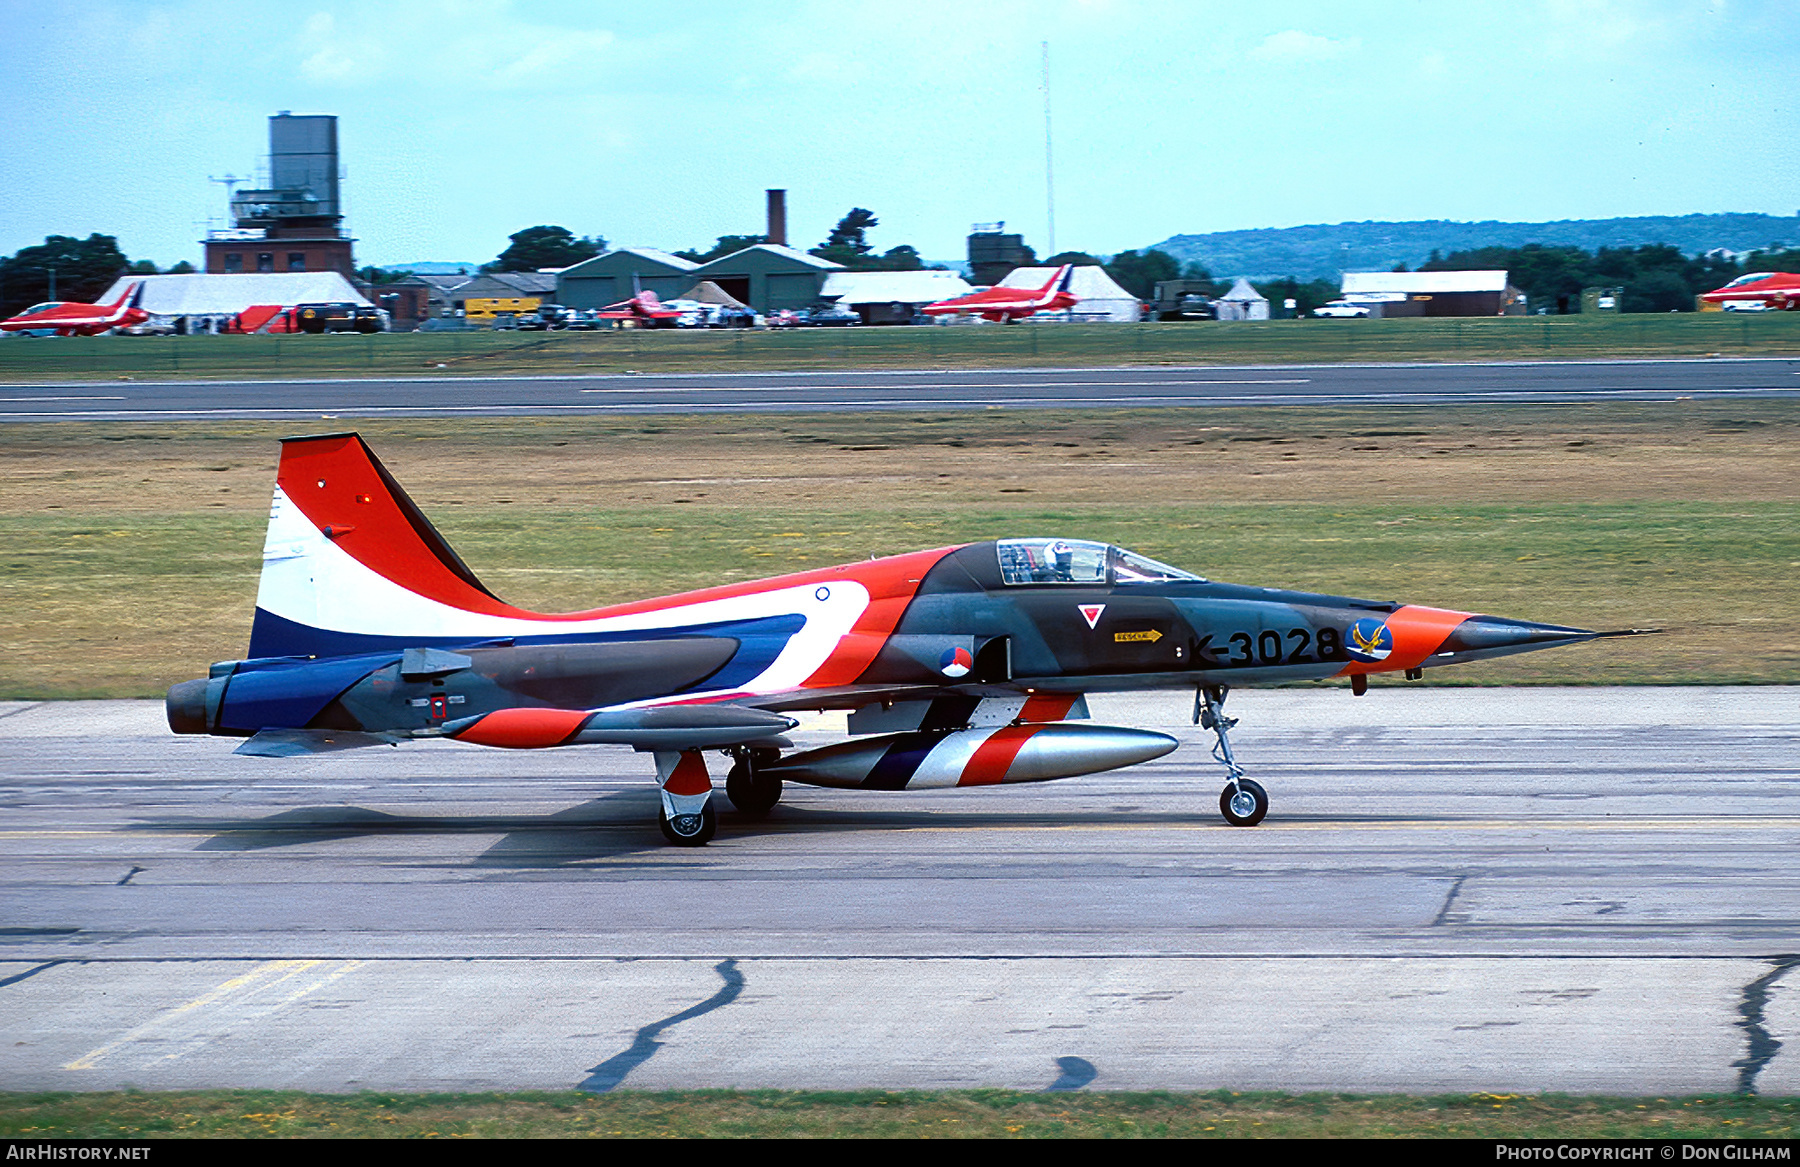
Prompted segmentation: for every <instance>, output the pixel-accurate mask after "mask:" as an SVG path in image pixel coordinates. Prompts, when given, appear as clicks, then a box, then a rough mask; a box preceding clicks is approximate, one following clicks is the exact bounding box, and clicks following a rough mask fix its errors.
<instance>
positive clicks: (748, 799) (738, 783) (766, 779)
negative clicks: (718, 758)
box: [725, 746, 781, 818]
mask: <svg viewBox="0 0 1800 1167" xmlns="http://www.w3.org/2000/svg"><path fill="white" fill-rule="evenodd" d="M731 753H732V756H733V757H734V758H735V759H736V760H735V761H733V762H732V764H731V770H730V772H729V773H727V774H726V775H725V797H726V798H729V799H731V805H732V806H735V807H737V809H738V813H740V814H744V815H748V816H750V817H752V818H761V817H762V816H763V815H766V814H768V813H769V812H770V811H771V810H773V809H775V804H776V803H778V802H780V801H781V775H780V774H770V773H768V772H766V771H764V770H763V767H764V766H766V765H768V764H769V763H770V762H773V761H776V760H778V759H779V758H780V757H781V751H780V750H755V749H750V748H749V747H747V746H740V747H738V748H737V749H735V750H733V751H731Z"/></svg>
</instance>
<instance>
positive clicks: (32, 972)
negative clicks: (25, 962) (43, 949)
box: [0, 960, 69, 989]
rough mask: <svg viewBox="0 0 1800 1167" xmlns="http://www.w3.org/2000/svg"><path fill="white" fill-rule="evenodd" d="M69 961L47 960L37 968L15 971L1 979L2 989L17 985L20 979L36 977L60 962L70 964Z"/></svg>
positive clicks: (0, 987)
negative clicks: (20, 971)
mask: <svg viewBox="0 0 1800 1167" xmlns="http://www.w3.org/2000/svg"><path fill="white" fill-rule="evenodd" d="M68 963H69V962H68V961H66V960H47V961H45V962H44V963H43V964H40V965H38V966H37V967H36V968H28V969H26V970H25V971H24V972H22V973H14V974H13V975H12V976H10V977H7V978H6V979H5V980H0V989H3V988H5V987H6V986H7V985H16V984H18V983H19V982H20V981H22V980H25V979H26V978H28V977H35V976H37V975H38V974H39V973H41V972H48V971H49V970H50V969H53V968H55V967H56V966H57V965H59V964H68Z"/></svg>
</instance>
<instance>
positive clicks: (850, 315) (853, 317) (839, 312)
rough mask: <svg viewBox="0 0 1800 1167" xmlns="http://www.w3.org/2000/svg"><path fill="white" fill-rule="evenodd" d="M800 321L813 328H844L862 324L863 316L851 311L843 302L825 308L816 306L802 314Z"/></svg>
mask: <svg viewBox="0 0 1800 1167" xmlns="http://www.w3.org/2000/svg"><path fill="white" fill-rule="evenodd" d="M800 323H801V324H804V325H807V326H809V327H812V328H842V327H847V326H849V325H852V324H861V323H862V317H860V316H858V315H857V314H856V313H854V312H852V311H850V309H848V308H846V307H844V306H843V305H842V304H832V305H830V306H829V307H825V308H814V309H813V310H812V311H811V312H806V313H803V314H802V315H801V319H800Z"/></svg>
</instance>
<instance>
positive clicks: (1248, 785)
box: [1219, 778, 1269, 827]
mask: <svg viewBox="0 0 1800 1167" xmlns="http://www.w3.org/2000/svg"><path fill="white" fill-rule="evenodd" d="M1219 813H1220V814H1222V815H1224V816H1225V821H1226V822H1228V823H1230V824H1231V825H1232V826H1234V827H1253V826H1255V825H1256V824H1257V823H1260V822H1262V821H1263V816H1264V815H1266V814H1268V813H1269V794H1268V791H1266V790H1264V789H1263V788H1262V787H1260V786H1258V785H1257V784H1256V783H1254V782H1252V781H1250V779H1248V778H1239V779H1238V780H1237V786H1236V787H1235V788H1234V787H1231V786H1227V787H1226V788H1225V789H1224V790H1222V791H1220V792H1219Z"/></svg>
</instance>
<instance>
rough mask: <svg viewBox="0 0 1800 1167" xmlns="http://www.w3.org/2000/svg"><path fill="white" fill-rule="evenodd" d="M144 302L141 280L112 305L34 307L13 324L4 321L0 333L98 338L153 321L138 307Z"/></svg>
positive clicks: (61, 303) (55, 303)
mask: <svg viewBox="0 0 1800 1167" xmlns="http://www.w3.org/2000/svg"><path fill="white" fill-rule="evenodd" d="M143 299H144V282H143V281H142V280H139V281H138V282H137V283H135V284H132V285H130V286H129V287H127V288H126V289H125V290H124V291H123V292H120V293H119V298H118V299H117V300H114V301H113V302H112V303H110V304H75V303H71V302H69V301H66V300H52V301H50V302H49V303H47V304H33V305H32V306H31V307H29V308H27V309H25V311H23V312H21V313H19V314H18V315H17V316H14V317H12V318H11V319H9V320H0V332H48V331H51V330H54V331H55V332H56V335H58V336H98V335H100V334H101V333H102V332H105V331H106V330H107V329H109V328H129V327H130V326H131V325H133V324H142V323H143V322H144V321H146V320H148V319H150V313H148V312H146V311H144V310H143V309H142V308H140V307H138V305H139V304H140V303H142V302H143ZM127 301H129V302H127Z"/></svg>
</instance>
